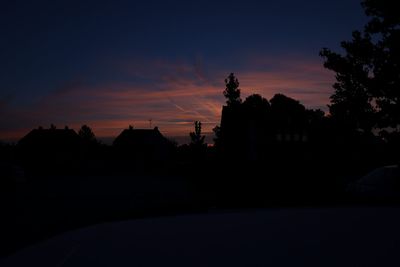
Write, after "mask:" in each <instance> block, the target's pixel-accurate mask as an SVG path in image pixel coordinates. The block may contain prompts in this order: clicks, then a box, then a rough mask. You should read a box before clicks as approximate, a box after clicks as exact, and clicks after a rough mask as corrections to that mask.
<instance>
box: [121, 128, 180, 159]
mask: <svg viewBox="0 0 400 267" xmlns="http://www.w3.org/2000/svg"><path fill="white" fill-rule="evenodd" d="M113 146H114V147H115V149H116V150H117V152H118V153H120V154H121V155H122V156H123V157H125V158H135V159H137V160H166V159H168V157H169V156H170V155H171V151H172V147H173V146H172V144H171V142H170V141H169V140H168V139H167V138H165V137H164V136H163V135H162V134H161V133H160V131H159V130H158V127H155V128H154V129H134V128H133V127H132V126H130V127H129V128H128V129H125V130H123V131H122V132H121V133H120V135H118V136H117V138H115V140H114V142H113Z"/></svg>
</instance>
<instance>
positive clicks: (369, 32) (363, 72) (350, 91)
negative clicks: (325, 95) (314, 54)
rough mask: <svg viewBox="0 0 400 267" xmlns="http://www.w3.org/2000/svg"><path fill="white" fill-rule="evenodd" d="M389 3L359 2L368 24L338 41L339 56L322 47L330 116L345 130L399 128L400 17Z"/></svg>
mask: <svg viewBox="0 0 400 267" xmlns="http://www.w3.org/2000/svg"><path fill="white" fill-rule="evenodd" d="M396 5H397V3H396V2H395V1H391V0H364V1H363V2H362V6H363V8H364V10H365V13H366V14H367V16H369V17H370V20H369V22H368V23H367V24H366V25H365V27H364V29H363V30H361V31H354V32H353V34H352V40H351V41H343V42H342V43H341V47H342V48H343V49H344V51H345V53H344V55H342V54H339V53H336V52H333V51H331V50H330V49H327V48H324V49H322V51H321V52H320V55H321V56H322V57H323V58H324V59H325V63H324V66H325V68H327V69H330V70H332V71H334V72H336V82H335V84H334V85H333V88H334V89H335V92H334V94H333V95H332V96H331V105H330V106H329V108H330V113H331V115H332V117H333V118H335V119H337V120H338V121H341V122H345V123H346V124H347V126H348V127H350V128H353V129H361V130H363V131H365V132H368V131H371V129H372V128H373V127H378V128H384V127H398V126H399V125H400V16H399V13H398V9H397V8H396Z"/></svg>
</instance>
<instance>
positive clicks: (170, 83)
mask: <svg viewBox="0 0 400 267" xmlns="http://www.w3.org/2000/svg"><path fill="white" fill-rule="evenodd" d="M279 62H280V63H279V64H278V65H277V67H276V68H273V67H272V68H264V69H263V68H262V67H260V66H259V65H260V63H259V62H258V61H254V62H253V63H251V62H250V63H251V64H250V66H249V67H248V68H246V70H245V71H240V72H238V73H235V74H236V75H237V77H238V79H239V81H240V87H241V90H242V98H243V99H244V98H245V97H246V96H248V95H250V94H252V93H259V94H261V95H263V96H265V97H267V98H268V99H269V98H271V97H272V96H273V95H274V94H275V93H283V94H286V95H288V96H290V97H293V98H295V99H298V100H300V101H301V102H302V103H303V104H305V105H306V106H307V107H313V108H315V107H321V106H325V105H326V104H327V103H328V101H329V95H330V94H331V93H332V89H331V84H332V82H333V75H332V74H331V73H329V72H327V71H326V70H324V69H323V67H322V63H321V62H312V61H306V60H286V61H285V60H283V61H279ZM118 66H119V67H120V68H123V69H122V70H121V71H125V72H126V73H128V74H130V75H132V76H133V77H139V78H140V79H139V78H138V80H133V81H129V82H126V81H121V82H104V83H103V84H101V85H93V84H92V85H90V84H70V85H68V86H64V87H63V88H62V89H61V90H57V91H55V92H53V93H51V94H49V95H47V96H44V97H42V98H41V99H40V100H39V101H38V102H36V103H35V104H33V105H31V106H26V107H24V108H21V109H20V110H12V109H9V110H8V111H7V114H8V116H14V118H17V119H19V120H20V122H21V124H23V125H22V126H21V125H19V126H18V127H16V126H15V125H14V126H11V125H10V126H5V127H10V128H12V127H14V129H4V130H1V129H0V134H1V135H0V139H1V138H3V139H9V138H10V137H11V136H12V135H13V134H15V137H20V136H21V135H20V134H21V132H22V131H27V130H28V129H29V128H33V127H37V126H38V125H42V126H47V125H49V124H50V123H54V124H56V125H58V126H60V127H63V126H64V125H69V126H70V127H72V128H74V129H78V128H79V127H80V126H81V125H82V124H88V125H89V126H91V127H92V128H93V130H94V131H95V134H96V135H97V136H99V137H107V136H116V135H117V134H119V132H120V131H121V130H122V129H124V128H126V127H127V126H128V125H130V124H131V125H133V126H134V127H136V128H147V127H150V125H149V120H150V119H151V120H152V126H153V127H154V126H156V125H157V126H159V128H160V130H161V131H162V132H163V133H164V134H165V135H167V136H186V135H188V133H189V132H190V131H192V130H193V121H195V120H200V121H202V123H203V130H204V132H211V131H212V128H213V127H214V126H215V125H217V124H219V122H220V115H221V109H222V105H223V104H224V102H225V99H224V97H223V95H222V91H223V90H224V87H225V86H224V82H223V81H224V78H225V77H226V76H227V75H228V74H229V70H227V71H223V72H222V71H218V72H214V73H213V75H214V76H213V77H210V76H207V74H206V73H205V72H204V71H203V70H202V69H201V65H200V63H197V64H195V65H194V66H191V65H190V64H184V63H179V64H172V63H170V62H163V61H157V62H155V63H154V64H147V65H144V66H143V65H140V64H138V63H134V64H132V65H129V64H128V63H127V62H124V63H123V64H120V65H118ZM252 66H253V67H254V68H252ZM143 81H145V82H143ZM3 124H4V123H3ZM6 124H7V123H6ZM17 133H18V136H17Z"/></svg>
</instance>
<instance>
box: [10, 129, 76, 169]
mask: <svg viewBox="0 0 400 267" xmlns="http://www.w3.org/2000/svg"><path fill="white" fill-rule="evenodd" d="M80 149H81V138H80V137H79V135H78V134H77V133H76V132H75V131H74V130H73V129H69V128H68V127H65V128H64V129H56V128H55V127H54V126H52V127H51V128H50V129H43V128H42V127H39V128H38V129H33V130H32V131H30V132H29V133H28V134H27V135H25V136H24V137H23V138H21V139H20V140H19V142H18V151H19V155H20V158H21V160H22V162H23V163H24V164H25V165H26V166H27V167H28V168H29V167H30V169H36V170H37V169H40V170H41V171H43V168H50V169H51V168H52V167H54V168H56V167H57V168H58V169H61V168H59V167H61V166H64V167H66V168H67V167H68V168H70V167H71V165H73V164H74V163H76V162H78V161H79V157H80Z"/></svg>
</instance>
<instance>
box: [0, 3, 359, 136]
mask: <svg viewBox="0 0 400 267" xmlns="http://www.w3.org/2000/svg"><path fill="white" fill-rule="evenodd" d="M166 2H167V1H5V2H4V1H3V3H2V6H1V9H0V25H1V26H0V36H1V40H2V41H1V42H0V113H2V115H3V116H2V119H0V120H1V121H0V123H1V125H2V126H0V139H4V138H9V137H10V136H12V135H16V134H15V133H16V132H21V131H25V130H27V129H29V128H32V127H37V126H38V125H44V126H47V125H48V124H49V123H51V122H53V123H56V124H60V126H63V125H65V124H69V125H72V126H75V125H77V126H79V124H82V123H89V124H90V123H92V124H93V125H94V126H95V127H94V128H95V130H96V129H98V131H99V132H100V133H101V135H113V134H115V133H117V132H118V131H119V130H120V129H122V128H124V127H126V126H127V125H125V123H126V122H128V121H131V122H132V124H135V123H136V124H137V125H138V126H139V127H143V125H144V122H145V121H147V117H149V116H152V117H154V118H153V120H155V121H156V122H158V124H159V125H161V126H164V130H165V131H166V132H167V133H168V134H170V135H176V134H178V132H182V133H183V132H184V131H189V130H190V127H191V126H189V125H190V122H191V121H192V120H194V119H202V120H205V121H206V122H209V124H210V127H211V125H213V124H215V123H218V120H219V119H218V115H217V113H218V110H217V108H216V106H220V105H222V104H223V101H224V100H223V97H222V94H221V92H222V90H223V89H224V84H223V79H224V78H225V77H226V76H227V75H228V74H229V73H230V72H232V71H233V72H235V73H236V74H237V76H238V78H239V80H240V81H241V86H242V91H243V94H244V95H246V94H247V95H248V94H250V93H251V92H252V90H253V91H256V92H259V93H263V94H264V95H265V96H267V97H270V96H271V95H272V94H273V93H277V92H278V91H283V92H284V93H287V94H289V96H290V92H292V93H293V92H294V94H293V96H294V97H297V98H300V100H304V102H305V105H306V106H307V105H309V106H311V107H323V106H325V105H326V103H327V102H328V101H329V99H328V98H329V93H330V92H331V91H329V90H331V89H330V86H329V83H331V82H332V79H331V78H332V77H333V74H330V76H331V78H329V77H328V75H327V74H326V73H325V72H324V70H323V68H322V65H321V63H322V62H321V59H320V58H319V57H318V53H319V50H320V49H321V48H322V47H329V48H332V49H334V50H339V43H340V41H342V40H345V39H349V38H350V37H351V31H352V30H355V29H360V28H362V26H363V25H364V23H365V22H366V17H365V15H364V13H363V10H362V8H361V6H360V2H359V1H355V0H329V1H317V0H309V1H294V0H280V1H249V0H248V1H229V2H228V1H196V2H191V1H168V3H166ZM317 68H320V69H321V70H320V72H321V73H320V72H319V70H318V69H317ZM297 72H301V73H304V76H302V77H298V76H296V75H294V74H295V73H297ZM285 75H286V76H285ZM322 76H323V78H322ZM241 77H242V79H241ZM274 77H277V78H276V79H275V78H274ZM285 77H287V78H285ZM268 79H269V80H273V81H275V82H272V83H271V84H274V85H275V86H276V90H275V91H271V90H273V89H271V88H272V87H270V86H265V83H268V81H269V80H268ZM305 80H310V82H313V81H314V82H315V83H314V85H316V84H317V85H318V86H316V87H315V88H311V87H313V86H314V85H313V84H309V83H306V81H305ZM279 81H280V83H278V82H279ZM284 81H289V84H287V85H285V84H284ZM245 82H247V84H245ZM296 82H297V84H299V86H298V87H297V86H295V84H296ZM185 86H187V90H188V91H190V90H195V91H196V90H197V92H194V91H191V92H193V94H194V97H200V98H201V99H202V101H203V102H204V101H208V100H209V101H211V102H209V103H208V102H207V105H209V110H206V109H207V108H205V107H203V110H202V109H201V108H200V109H199V108H196V103H194V104H191V105H188V106H187V107H182V104H185V103H186V104H187V103H188V101H189V102H190V98H189V96H187V95H185V96H184V97H185V98H183V99H182V94H181V93H180V92H181V90H179V88H182V90H183V88H184V87H185ZM306 86H307V87H308V88H304V87H306ZM322 86H325V87H326V89H324V88H322ZM248 87H252V88H248ZM255 87H257V88H255ZM202 88H204V91H205V92H206V93H204V94H202V93H201V90H203V89H202ZM217 88H219V89H217ZM247 88H248V89H247ZM212 90H217V91H215V92H214V91H212ZM296 90H297V91H296ZM307 90H308V92H309V91H310V90H311V91H312V90H314V91H313V92H314V93H313V94H309V95H315V92H317V91H318V90H320V91H321V92H322V95H323V97H325V100H324V99H323V97H322V96H320V97H319V98H315V97H314V98H312V97H311V96H308V98H307V96H306V95H304V94H303V95H301V93H299V92H304V91H307ZM163 92H164V93H165V95H166V97H165V98H167V99H168V101H167V102H168V103H166V102H165V101H164V99H163V97H162V96H163V94H162V93H163ZM199 92H200V93H199ZM213 92H214V93H213ZM296 92H297V94H296ZM98 93H99V94H98ZM146 93H151V94H152V95H149V96H146V97H144V95H145V94H146ZM157 93H160V94H157ZM110 95H111V96H110ZM117 95H118V97H117ZM124 96H128V97H124ZM302 96H304V97H302ZM135 97H137V98H138V99H141V98H143V99H142V100H141V101H139V100H137V101H136V102H135V99H136V98H135ZM151 97H153V98H151ZM157 97H159V98H160V99H159V101H155V99H156V98H157ZM107 99H111V100H112V101H111V102H112V103H113V105H114V106H113V105H111V104H110V103H109V102H107V101H106V100H107ZM121 99H122V102H121V103H122V104H121V105H119V104H118V103H119V102H118V101H121ZM124 99H131V103H130V102H129V101H127V102H124V101H123V100H124ZM149 99H150V100H154V101H150V100H149ZM146 101H147V102H146ZM307 101H308V102H307ZM86 103H89V104H88V105H87V107H85V108H83V106H84V105H86ZM96 103H98V105H97V104H96ZM138 103H140V105H139V104H138ZM146 103H148V105H147V104H146ZM203 104H204V103H202V104H201V105H202V106H203ZM218 104H220V105H218ZM124 105H126V106H124ZM199 105H200V104H199ZM121 106H123V107H124V108H121ZM135 106H137V107H135ZM144 106H146V107H148V108H149V109H151V112H150V113H151V115H148V113H149V110H147V109H146V108H145V107H144ZM177 106H178V107H177ZM211 106H213V107H212V108H211ZM128 107H131V108H129V109H128ZM76 108H78V110H79V112H78V111H77V110H76ZM171 108H173V109H171ZM180 108H181V109H182V110H181V109H180ZM211 110H212V111H211ZM174 111H175V112H183V113H185V114H184V115H183V114H177V115H174ZM146 112H147V113H146ZM49 114H50V115H49ZM130 114H136V115H132V116H131V115H130ZM196 114H197V115H196ZM147 115H148V116H147ZM196 116H197V117H196ZM102 121H104V123H103V124H102V123H101V122H102ZM176 121H179V122H181V123H182V125H186V126H185V127H184V128H179V127H178V128H179V129H178V128H177V124H174V122H176ZM185 123H186V124H185ZM182 127H183V126H182ZM175 128H176V129H175ZM161 130H163V128H161ZM2 137H3V138H2Z"/></svg>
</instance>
